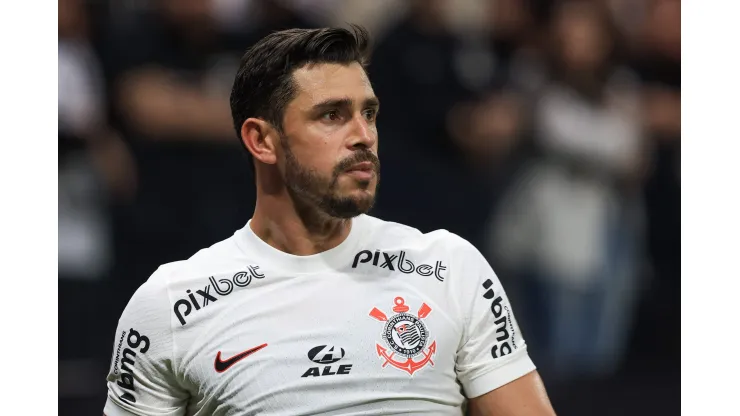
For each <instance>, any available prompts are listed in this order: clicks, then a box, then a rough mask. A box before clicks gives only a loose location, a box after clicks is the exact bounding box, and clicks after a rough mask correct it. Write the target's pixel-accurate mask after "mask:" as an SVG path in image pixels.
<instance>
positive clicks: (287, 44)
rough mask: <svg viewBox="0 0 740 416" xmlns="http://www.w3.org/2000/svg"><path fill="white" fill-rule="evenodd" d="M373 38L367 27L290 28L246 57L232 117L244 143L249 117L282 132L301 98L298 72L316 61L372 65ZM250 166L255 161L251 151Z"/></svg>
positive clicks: (271, 36) (236, 86) (233, 94)
mask: <svg viewBox="0 0 740 416" xmlns="http://www.w3.org/2000/svg"><path fill="white" fill-rule="evenodd" d="M369 49H370V36H369V34H368V31H367V30H366V29H365V28H363V27H362V26H358V25H350V29H344V28H320V29H288V30H282V31H278V32H273V33H271V34H269V35H267V36H265V37H264V38H262V39H261V40H259V41H258V42H257V43H256V44H254V45H253V46H252V47H250V48H249V49H248V50H247V52H246V53H245V54H244V56H243V57H242V60H241V64H240V66H239V71H237V73H236V78H235V79H234V86H233V88H232V89H231V101H230V103H231V116H232V118H233V120H234V129H235V130H236V136H237V137H238V138H239V141H240V142H241V143H242V144H243V142H242V140H241V139H242V137H241V129H242V125H243V124H244V121H245V120H247V119H248V118H250V117H258V118H262V119H264V120H265V121H267V122H269V123H270V124H272V125H273V126H275V128H277V129H278V131H281V132H282V128H283V116H284V114H285V108H286V107H287V106H288V104H289V103H290V102H291V101H292V100H293V98H294V97H295V94H296V86H295V84H294V82H293V71H295V70H297V69H299V68H301V67H303V66H305V65H308V64H314V63H339V64H343V65H347V64H350V63H352V62H358V63H360V65H362V67H363V68H364V69H365V68H366V67H367V64H368V58H369ZM245 148H246V147H245ZM247 154H248V156H249V159H250V165H251V167H252V169H253V168H254V160H253V159H252V156H251V153H249V151H248V150H247Z"/></svg>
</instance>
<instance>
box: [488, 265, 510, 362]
mask: <svg viewBox="0 0 740 416" xmlns="http://www.w3.org/2000/svg"><path fill="white" fill-rule="evenodd" d="M491 286H493V282H492V281H491V279H487V280H486V281H485V282H483V288H484V289H488V290H487V291H486V292H485V293H484V294H483V297H484V298H486V299H489V300H490V299H493V302H491V313H492V314H493V318H494V319H495V321H493V323H494V325H496V344H494V345H493V347H491V356H492V357H493V358H499V357H503V356H504V355H508V354H511V351H512V348H513V349H514V350H515V349H517V346H516V341H515V340H514V338H515V336H516V332H515V330H514V323H513V320H512V317H511V309H509V305H507V304H506V301H504V299H503V297H502V296H501V294H502V292H503V290H502V291H501V292H499V293H498V294H496V293H495V292H494V291H493V288H491Z"/></svg>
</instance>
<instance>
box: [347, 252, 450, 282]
mask: <svg viewBox="0 0 740 416" xmlns="http://www.w3.org/2000/svg"><path fill="white" fill-rule="evenodd" d="M381 254H382V257H381ZM371 260H372V263H371V264H372V265H373V266H375V267H379V268H381V269H388V270H390V271H392V272H393V271H396V270H398V271H400V272H403V273H406V274H411V273H416V274H418V275H419V276H431V275H434V277H435V278H436V279H437V280H439V281H440V282H443V281H444V280H445V276H444V275H443V273H442V272H443V271H445V270H447V266H445V265H444V264H442V262H441V261H439V260H437V261H435V262H434V266H432V265H431V264H419V265H416V264H414V262H412V261H411V259H409V258H407V257H406V252H405V251H403V250H401V252H399V253H398V254H392V253H387V252H385V251H380V250H375V254H373V253H372V252H371V251H370V250H362V251H360V252H359V253H357V254H355V258H354V260H353V261H352V268H353V269H356V268H357V267H358V265H360V264H362V263H370V261H371ZM381 261H382V263H381Z"/></svg>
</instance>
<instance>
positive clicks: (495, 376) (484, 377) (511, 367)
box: [462, 352, 537, 399]
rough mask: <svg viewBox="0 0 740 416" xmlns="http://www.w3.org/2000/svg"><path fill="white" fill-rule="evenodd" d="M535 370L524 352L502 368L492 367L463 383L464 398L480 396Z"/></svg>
mask: <svg viewBox="0 0 740 416" xmlns="http://www.w3.org/2000/svg"><path fill="white" fill-rule="evenodd" d="M535 369H537V367H536V366H535V365H534V363H533V362H532V359H531V358H529V354H527V353H526V352H525V353H524V354H521V355H520V356H519V357H516V358H515V359H513V360H512V361H509V362H507V363H506V364H504V365H502V366H497V367H492V368H491V369H489V370H488V371H487V372H485V373H483V374H481V375H479V376H478V377H476V378H474V379H472V380H467V381H463V383H462V384H463V387H464V389H465V396H466V397H467V398H468V399H472V398H474V397H478V396H482V395H484V394H486V393H488V392H490V391H493V390H496V389H497V388H499V387H501V386H504V385H506V384H508V383H511V382H512V381H514V380H516V379H518V378H520V377H522V376H525V375H527V374H529V373H531V372H532V371H534V370H535Z"/></svg>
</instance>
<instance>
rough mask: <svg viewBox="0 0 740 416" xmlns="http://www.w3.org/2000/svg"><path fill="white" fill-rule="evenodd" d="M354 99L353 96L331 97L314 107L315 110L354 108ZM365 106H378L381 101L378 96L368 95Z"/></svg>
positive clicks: (364, 102)
mask: <svg viewBox="0 0 740 416" xmlns="http://www.w3.org/2000/svg"><path fill="white" fill-rule="evenodd" d="M352 103H353V100H352V99H351V98H346V97H345V98H330V99H328V100H325V101H322V102H320V103H318V104H315V105H314V106H313V107H312V109H313V110H314V111H316V110H328V109H330V108H340V107H344V108H352ZM363 107H374V108H378V107H380V101H379V100H378V97H368V98H365V100H364V101H363Z"/></svg>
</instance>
